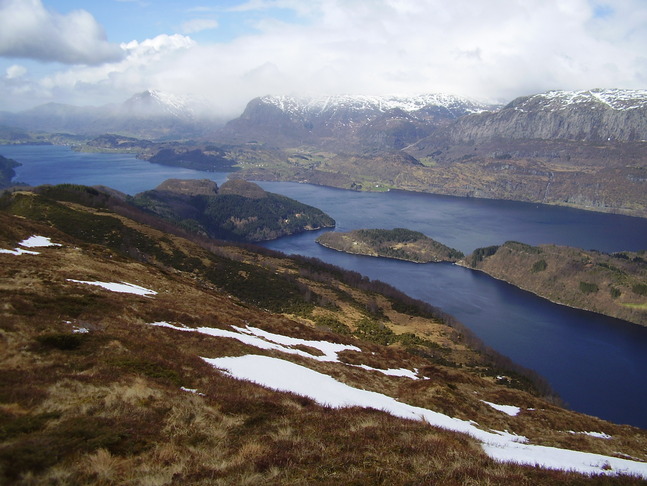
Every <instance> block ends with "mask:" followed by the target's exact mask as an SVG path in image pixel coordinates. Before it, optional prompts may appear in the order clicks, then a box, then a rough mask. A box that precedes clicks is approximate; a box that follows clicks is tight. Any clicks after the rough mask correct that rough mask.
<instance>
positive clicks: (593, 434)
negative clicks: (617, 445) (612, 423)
mask: <svg viewBox="0 0 647 486" xmlns="http://www.w3.org/2000/svg"><path fill="white" fill-rule="evenodd" d="M568 433H569V434H582V435H588V436H589V437H595V438H596V439H612V438H613V437H611V436H610V435H609V434H605V433H604V432H575V431H574V430H569V431H568Z"/></svg>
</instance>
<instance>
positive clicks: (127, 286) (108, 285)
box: [67, 278, 157, 296]
mask: <svg viewBox="0 0 647 486" xmlns="http://www.w3.org/2000/svg"><path fill="white" fill-rule="evenodd" d="M67 280H68V282H75V283H80V284H86V285H96V286H98V287H102V288H104V289H106V290H110V291H111V292H119V293H123V294H135V295H144V296H148V295H157V292H155V291H154V290H151V289H147V288H145V287H140V286H139V285H135V284H131V283H127V282H121V283H118V282H90V281H87V280H74V279H72V278H68V279H67Z"/></svg>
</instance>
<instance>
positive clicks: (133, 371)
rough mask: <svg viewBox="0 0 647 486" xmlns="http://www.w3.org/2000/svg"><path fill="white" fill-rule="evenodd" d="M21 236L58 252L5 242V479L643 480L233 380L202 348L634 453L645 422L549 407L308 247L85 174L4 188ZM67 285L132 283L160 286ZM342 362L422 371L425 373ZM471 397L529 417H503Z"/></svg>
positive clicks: (1, 441)
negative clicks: (294, 347)
mask: <svg viewBox="0 0 647 486" xmlns="http://www.w3.org/2000/svg"><path fill="white" fill-rule="evenodd" d="M70 221H71V223H70ZM34 234H36V235H43V236H48V237H50V238H51V239H52V240H53V241H54V242H56V243H59V244H61V246H57V247H50V248H38V251H39V254H38V255H20V256H15V255H9V254H0V302H1V305H0V483H2V484H17V485H21V486H22V485H46V484H47V485H52V484H54V485H58V484H60V485H63V484H75V485H76V484H79V485H85V484H88V485H89V484H105V485H113V484H114V485H121V484H159V485H162V484H164V485H165V484H168V485H172V484H204V485H207V484H222V485H234V484H235V485H239V484H273V485H274V484H275V485H302V484H309V485H310V484H312V485H315V484H321V485H331V484H357V485H360V484H362V485H364V484H390V485H413V484H416V485H418V484H420V485H432V484H443V485H450V486H451V485H464V484H520V485H528V486H529V485H553V484H572V485H585V484H587V485H588V484H608V485H634V484H635V485H637V484H644V481H642V482H641V481H638V480H636V479H632V478H627V477H619V478H604V477H600V478H598V477H592V478H591V477H586V476H581V475H577V474H572V473H566V472H559V471H548V470H542V469H538V468H533V467H520V466H515V465H508V464H499V463H496V462H494V461H493V460H491V459H490V458H489V457H488V456H487V455H485V454H484V452H483V451H482V449H481V447H480V446H479V444H478V443H477V442H475V441H474V440H472V439H470V438H469V437H467V436H464V435H461V434H458V433H452V432H447V431H445V430H442V429H439V428H434V427H430V426H429V425H428V424H425V423H422V422H415V421H407V420H401V419H398V418H395V417H391V416H389V415H387V414H385V413H383V412H379V411H375V410H365V409H360V408H347V409H331V408H327V407H323V406H319V405H317V404H315V403H314V402H313V401H312V400H310V399H307V398H304V397H300V396H296V395H293V394H287V393H280V392H276V391H273V390H269V389H265V388H263V387H261V386H258V385H256V384H253V383H250V382H244V381H238V380H234V379H232V378H231V377H229V376H227V375H226V374H224V373H221V372H219V371H217V370H215V369H214V368H212V367H211V366H209V365H207V364H206V363H205V362H204V361H203V360H202V359H200V357H201V356H204V357H211V358H214V357H221V356H241V355H245V354H264V355H269V356H273V357H276V358H281V359H289V360H294V361H295V362H297V363H299V364H301V365H303V366H308V367H310V368H312V369H315V370H317V371H319V372H321V373H326V374H329V375H332V376H334V377H335V378H336V379H337V380H340V381H343V382H345V383H347V384H349V385H351V386H355V387H358V388H362V389H366V390H372V391H376V392H380V393H385V394H387V395H390V396H397V397H398V399H399V400H401V401H402V402H405V403H411V404H415V405H418V406H422V407H425V408H430V409H432V410H437V411H439V412H443V413H447V414H450V415H452V416H455V417H459V418H462V419H465V420H475V421H477V422H478V423H479V424H480V426H481V427H483V428H484V429H486V430H487V429H491V428H492V429H496V430H509V431H511V432H514V433H518V434H523V435H525V436H527V437H528V438H529V439H530V440H531V441H532V442H533V443H538V444H545V445H548V446H555V447H568V448H573V449H578V450H585V451H592V452H598V453H604V454H609V455H614V454H617V455H620V456H622V457H626V455H629V456H632V457H637V458H645V455H644V454H645V452H644V451H645V448H646V446H647V434H645V432H644V431H640V430H638V429H635V428H632V427H626V426H617V425H613V424H610V423H608V422H604V421H601V420H598V419H595V418H593V417H587V416H582V415H579V414H576V413H572V412H569V411H567V410H564V409H563V408H561V407H559V406H557V405H555V404H554V402H551V401H550V400H548V401H547V400H546V399H545V395H546V391H545V390H544V391H542V388H541V387H540V386H537V384H539V383H540V382H538V381H536V380H535V381H533V380H530V379H529V375H528V374H524V373H523V370H521V369H519V368H514V367H511V366H510V363H508V362H507V361H506V360H505V359H503V358H501V357H499V356H497V355H495V354H493V353H488V352H486V350H484V349H483V348H482V347H480V345H479V343H478V341H476V340H475V339H473V338H471V337H470V335H469V333H468V332H466V331H465V330H462V329H461V327H460V325H459V324H458V323H456V322H454V321H453V320H452V319H451V318H449V317H448V316H445V315H443V314H442V313H441V312H439V311H437V310H436V309H434V308H433V307H431V306H428V305H426V304H423V303H420V302H418V301H415V300H413V299H410V298H408V297H406V296H404V295H402V294H401V293H399V292H398V291H396V290H395V289H393V288H391V287H389V286H388V285H386V284H382V283H380V282H374V281H370V280H369V279H367V278H366V277H362V276H361V275H358V274H356V273H354V272H346V271H344V270H342V269H339V268H336V267H333V266H330V265H327V264H324V263H322V262H320V261H317V260H314V259H308V258H292V257H290V258H287V257H285V256H283V255H281V254H278V253H275V252H270V251H266V250H261V249H258V248H253V247H251V246H245V245H234V244H231V243H224V242H217V241H214V240H209V239H207V238H203V237H200V236H197V235H195V234H189V233H186V232H184V231H183V230H181V229H178V228H177V227H174V226H172V225H170V224H169V223H168V222H166V221H163V220H160V219H159V218H157V217H154V216H152V215H151V214H149V213H146V212H144V211H141V210H139V209H137V208H135V207H132V206H130V205H128V204H127V203H126V202H125V201H124V200H123V199H119V198H115V197H112V196H110V195H108V194H106V193H104V192H101V191H97V190H96V189H92V188H87V187H82V186H71V185H66V186H55V187H44V188H40V189H37V190H34V191H29V192H28V191H20V192H13V193H6V194H4V195H3V196H2V198H0V248H14V247H16V245H17V244H18V242H20V241H22V240H23V239H24V238H26V237H29V236H31V235H34ZM69 279H79V280H89V281H104V282H129V283H133V284H137V285H141V286H143V287H146V288H149V289H153V290H155V291H156V292H157V294H156V295H154V296H150V297H142V296H138V295H131V294H120V293H115V292H109V291H107V290H104V289H101V288H98V287H95V286H90V285H83V284H78V283H74V282H70V281H69ZM159 321H166V322H169V323H172V324H173V325H176V326H186V327H188V328H195V327H199V326H206V327H214V328H220V329H226V330H230V331H231V330H232V329H233V328H232V327H231V326H238V327H244V326H246V325H250V326H255V327H261V328H262V329H264V330H266V331H269V332H274V333H279V334H283V335H288V336H292V337H296V338H302V339H309V340H323V341H331V342H338V343H344V344H353V345H356V346H358V347H359V348H360V349H361V352H357V351H346V352H344V353H342V354H341V356H340V358H341V362H340V363H324V362H319V361H315V360H310V359H308V358H305V357H298V356H294V355H290V354H286V353H281V352H279V351H273V350H261V349H259V348H255V347H253V346H250V345H247V344H244V343H242V342H239V341H237V340H234V339H229V338H220V337H213V336H207V335H204V334H199V333H195V332H181V331H177V330H173V329H167V328H161V327H154V326H151V325H150V323H153V322H159ZM377 343H381V344H377ZM306 352H308V351H306ZM313 356H314V355H313ZM349 364H361V365H367V366H370V367H375V368H379V369H387V368H406V369H410V370H413V369H417V370H419V371H418V372H419V374H420V376H422V377H425V378H428V379H424V380H411V379H408V378H398V377H392V376H386V375H383V374H381V373H377V372H374V371H367V370H365V369H361V368H357V367H350V366H349ZM533 383H534V384H533ZM181 387H184V389H182V388H181ZM187 390H195V391H196V393H192V392H191V391H187ZM481 400H488V401H491V402H493V403H501V404H510V405H517V406H519V407H522V408H523V411H522V412H521V413H520V414H519V415H518V416H516V417H509V416H507V415H505V414H502V413H500V412H498V411H496V410H494V409H492V408H491V407H489V406H488V405H486V404H484V403H483V402H482V401H481ZM569 430H572V431H581V432H586V431H601V432H605V433H607V434H609V435H611V436H612V438H611V439H597V438H594V437H590V436H587V435H584V434H577V435H575V434H572V433H569V432H568V431H569Z"/></svg>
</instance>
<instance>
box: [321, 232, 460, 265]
mask: <svg viewBox="0 0 647 486" xmlns="http://www.w3.org/2000/svg"><path fill="white" fill-rule="evenodd" d="M317 243H319V244H320V245H323V246H325V247H327V248H332V249H334V250H338V251H343V252H346V253H353V254H358V255H367V256H376V257H384V258H395V259H397V260H407V261H411V262H415V263H429V262H455V261H457V260H458V259H459V258H462V257H463V256H464V255H463V254H462V253H461V252H459V251H458V250H454V249H453V248H450V247H448V246H445V245H443V244H442V243H439V242H437V241H435V240H433V239H432V238H429V237H428V236H426V235H424V234H422V233H420V232H418V231H411V230H408V229H405V228H395V229H392V230H385V229H362V230H354V231H349V232H346V233H344V232H341V231H335V232H332V231H331V232H328V233H324V234H322V235H321V236H319V237H318V238H317Z"/></svg>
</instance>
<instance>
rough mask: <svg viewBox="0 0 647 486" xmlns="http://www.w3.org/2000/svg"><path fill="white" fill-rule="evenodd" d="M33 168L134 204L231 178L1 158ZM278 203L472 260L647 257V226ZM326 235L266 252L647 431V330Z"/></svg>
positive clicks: (138, 164) (344, 200) (321, 190)
mask: <svg viewBox="0 0 647 486" xmlns="http://www.w3.org/2000/svg"><path fill="white" fill-rule="evenodd" d="M0 155H4V156H6V157H10V158H13V159H15V160H18V161H19V162H22V163H24V166H23V167H20V168H19V169H18V170H17V172H18V176H17V178H16V179H17V180H21V181H24V182H27V183H30V184H44V183H50V184H52V183H60V182H74V183H81V184H90V185H94V184H104V185H107V186H110V187H113V188H115V189H118V190H121V191H123V192H126V193H129V194H134V193H136V192H140V191H142V190H146V189H150V188H153V187H155V186H156V185H158V184H159V183H160V182H162V181H163V180H164V179H166V178H170V177H176V178H189V177H191V178H210V179H213V180H215V181H216V182H218V183H222V182H223V181H224V180H225V179H226V175H225V174H222V173H208V172H199V171H190V170H188V169H181V168H174V167H164V166H158V165H153V164H149V163H147V162H145V161H141V160H137V159H135V158H134V157H133V156H128V155H104V154H78V153H74V152H71V151H69V149H66V148H64V147H51V146H50V147H0ZM261 185H262V186H263V187H264V188H265V189H267V190H269V191H272V192H277V193H281V194H285V195H286V196H289V197H292V198H295V199H298V200H299V201H302V202H304V203H307V204H312V205H314V206H316V207H319V208H321V209H323V210H324V211H326V212H327V213H328V214H330V215H331V216H332V217H333V218H335V220H336V221H337V229H338V230H340V231H346V230H350V229H356V228H394V227H406V228H410V229H413V230H417V231H421V232H423V233H425V234H427V235H429V236H431V237H432V238H434V239H436V240H438V241H440V242H442V243H445V244H447V245H449V246H452V247H454V248H457V249H460V250H462V251H464V252H465V253H468V252H471V251H472V250H473V249H475V248H477V247H482V246H488V245H493V244H500V243H503V242H505V241H507V240H517V241H523V242H526V243H530V244H540V243H556V244H563V245H570V246H578V247H582V248H586V249H598V250H601V251H606V252H612V251H621V250H639V249H647V219H639V218H631V217H626V216H619V215H610V214H601V213H594V212H587V211H580V210H575V209H570V208H559V207H551V206H544V205H536V204H526V203H517V202H510V201H491V200H482V199H466V198H455V197H447V196H435V195H426V194H415V193H406V192H399V191H392V192H389V193H358V192H351V191H343V190H339V189H332V188H326V187H320V186H312V185H306V184H296V183H282V182H263V183H261ZM317 234H318V233H317V232H311V233H305V234H301V235H296V236H292V237H286V238H281V239H279V240H275V241H271V242H268V243H266V244H265V245H264V246H266V247H268V248H273V249H276V250H280V251H283V252H286V253H295V254H301V255H307V256H313V257H317V258H320V259H321V260H323V261H326V262H330V263H333V264H335V265H339V266H341V267H344V268H347V269H351V270H355V271H358V272H360V273H362V274H364V275H367V276H368V277H370V278H372V279H379V280H382V281H384V282H387V283H390V284H391V285H393V286H395V287H397V288H398V289H400V290H402V291H403V292H405V293H407V294H408V295H411V296H412V297H415V298H418V299H421V300H424V301H426V302H429V303H430V304H432V305H435V306H437V307H440V308H441V309H443V310H444V311H446V312H448V313H449V314H452V315H453V316H455V317H456V318H457V319H459V320H460V321H461V322H462V323H463V324H465V325H466V326H467V327H469V328H470V329H472V331H473V332H474V333H475V334H476V335H477V336H479V337H480V338H481V339H482V340H483V341H484V342H485V343H486V344H487V345H488V346H490V347H492V348H494V349H496V350H497V351H499V352H501V353H503V354H505V355H507V356H509V357H510V358H512V359H513V360H514V361H516V362H518V363H520V364H522V365H524V366H526V367H529V368H532V369H534V370H536V371H537V372H539V373H540V374H541V375H542V376H544V377H545V378H546V379H547V380H548V381H549V382H550V384H551V385H552V386H553V388H554V389H555V390H556V391H557V392H558V393H559V395H560V396H561V397H562V398H563V399H564V400H565V401H566V402H567V403H568V404H569V405H570V407H571V408H573V409H574V410H577V411H579V412H584V413H588V414H591V415H596V416H599V417H602V418H605V419H608V420H611V421H614V422H617V423H627V424H631V425H636V426H639V427H642V428H646V429H647V386H646V385H647V379H646V378H645V377H647V328H644V327H640V326H637V325H633V324H629V323H627V322H624V321H620V320H617V319H612V318H608V317H604V316H600V315H597V314H593V313H591V312H586V311H580V310H576V309H571V308H568V307H564V306H560V305H556V304H552V303H550V302H548V301H546V300H544V299H541V298H538V297H536V296H534V295H532V294H530V293H528V292H524V291H522V290H519V289H517V288H515V287H513V286H511V285H508V284H506V283H504V282H500V281H497V280H495V279H493V278H491V277H489V276H487V275H485V274H482V273H480V272H475V271H472V270H468V269H465V268H462V267H459V266H456V265H450V264H427V265H418V264H413V263H408V262H402V261H395V260H388V259H382V258H370V257H362V256H357V255H347V254H344V253H339V252H336V251H334V250H329V249H326V248H323V247H321V246H319V245H317V244H316V243H315V242H314V240H315V238H316V237H317Z"/></svg>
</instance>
